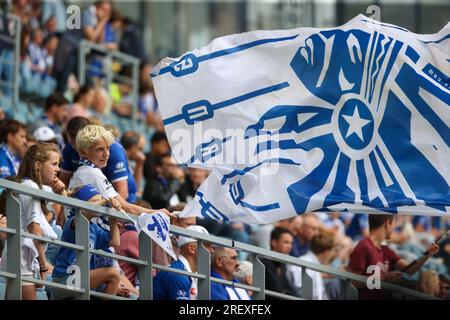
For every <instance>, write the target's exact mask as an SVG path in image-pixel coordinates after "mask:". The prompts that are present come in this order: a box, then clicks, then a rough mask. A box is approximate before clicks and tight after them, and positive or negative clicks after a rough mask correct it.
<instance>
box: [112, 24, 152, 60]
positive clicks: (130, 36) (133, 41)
mask: <svg viewBox="0 0 450 320" xmlns="http://www.w3.org/2000/svg"><path fill="white" fill-rule="evenodd" d="M122 23H123V33H122V37H121V39H120V46H119V48H120V51H121V52H124V53H126V54H129V55H132V56H133V57H136V58H138V59H139V60H141V61H147V60H148V58H147V55H146V54H145V48H144V42H143V41H142V40H143V39H142V34H141V31H140V30H139V29H138V28H137V26H136V25H135V24H134V23H133V22H132V21H131V20H130V19H128V18H125V19H123V22H122Z"/></svg>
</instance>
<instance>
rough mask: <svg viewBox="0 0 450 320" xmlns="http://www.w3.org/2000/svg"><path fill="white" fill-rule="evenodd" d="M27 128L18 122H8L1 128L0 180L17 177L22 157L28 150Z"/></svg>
mask: <svg viewBox="0 0 450 320" xmlns="http://www.w3.org/2000/svg"><path fill="white" fill-rule="evenodd" d="M26 128H27V127H26V126H25V125H24V124H23V123H21V122H19V121H16V120H7V121H6V123H4V124H3V126H2V127H1V128H0V142H1V145H0V178H6V177H9V176H16V175H17V173H18V170H19V166H20V158H21V155H23V154H25V151H26V149H27V130H26Z"/></svg>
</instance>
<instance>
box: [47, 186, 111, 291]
mask: <svg viewBox="0 0 450 320" xmlns="http://www.w3.org/2000/svg"><path fill="white" fill-rule="evenodd" d="M72 196H73V197H74V198H77V199H79V200H83V201H89V202H91V203H93V204H97V205H104V204H105V203H106V202H108V200H107V199H105V198H104V197H102V195H101V194H100V192H99V191H98V190H97V189H96V188H95V187H94V186H92V185H90V184H87V185H84V186H82V187H80V188H76V189H75V190H74V191H73V194H72ZM81 214H82V215H83V216H84V217H85V218H86V219H88V220H89V221H91V220H92V219H93V218H94V217H96V216H98V215H97V214H95V213H93V212H89V211H82V212H81ZM109 230H110V231H109V232H107V231H105V230H104V229H102V228H101V227H100V226H98V225H97V224H94V223H92V222H90V223H89V247H90V248H91V249H100V250H104V249H107V248H109V247H110V246H111V247H117V246H119V245H120V234H119V229H118V227H117V223H116V219H115V218H112V217H110V218H109ZM61 240H62V241H65V242H70V243H75V215H71V216H70V217H69V218H68V219H67V222H66V225H65V226H64V230H63V234H62V237H61ZM75 260H76V253H75V252H74V251H73V250H72V249H68V248H65V247H60V248H59V250H58V253H57V254H56V258H55V268H54V269H53V282H56V283H60V284H64V285H71V283H70V282H71V278H73V277H74V276H75V277H76V274H75V275H73V274H72V271H73V270H74V269H73V268H72V265H74V264H75ZM95 260H96V257H95V256H91V258H90V269H91V270H90V276H89V280H90V287H91V288H93V289H94V288H98V287H101V286H105V287H104V289H103V292H104V293H108V294H112V295H115V294H116V293H117V289H118V287H119V283H120V273H119V272H118V271H117V269H115V268H114V267H107V268H96V265H95V264H96V263H95ZM73 296H74V294H73V293H72V292H70V291H67V290H60V289H57V288H52V299H65V298H70V297H73Z"/></svg>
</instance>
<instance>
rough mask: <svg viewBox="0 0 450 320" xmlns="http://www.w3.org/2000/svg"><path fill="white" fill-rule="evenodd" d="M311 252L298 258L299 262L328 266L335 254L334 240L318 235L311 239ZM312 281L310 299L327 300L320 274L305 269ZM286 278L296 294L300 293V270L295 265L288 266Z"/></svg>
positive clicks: (328, 235) (330, 236) (328, 236)
mask: <svg viewBox="0 0 450 320" xmlns="http://www.w3.org/2000/svg"><path fill="white" fill-rule="evenodd" d="M310 246H311V250H310V251H308V252H307V253H306V254H305V255H303V256H300V259H301V260H304V261H308V262H312V263H315V264H320V265H329V264H330V263H331V261H332V260H333V259H334V257H335V254H336V252H335V251H334V247H335V244H334V239H333V236H332V235H331V234H328V233H320V234H318V235H316V236H314V237H313V238H312V239H311V244H310ZM306 274H308V275H309V276H310V277H311V279H312V298H313V300H327V299H328V297H327V295H326V291H325V284H324V281H323V279H322V274H321V273H320V272H317V271H314V270H310V269H306ZM288 278H289V279H290V280H291V281H292V283H293V284H294V286H295V289H296V292H297V294H298V295H299V296H300V295H301V293H302V268H301V267H299V266H295V265H290V266H288Z"/></svg>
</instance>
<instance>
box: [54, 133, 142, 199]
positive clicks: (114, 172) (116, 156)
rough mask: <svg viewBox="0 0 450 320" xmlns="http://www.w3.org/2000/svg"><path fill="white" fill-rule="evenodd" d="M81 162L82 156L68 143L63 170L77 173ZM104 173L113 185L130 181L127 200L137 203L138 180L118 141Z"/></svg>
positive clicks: (111, 152)
mask: <svg viewBox="0 0 450 320" xmlns="http://www.w3.org/2000/svg"><path fill="white" fill-rule="evenodd" d="M79 160H80V155H79V154H78V152H77V150H75V148H74V147H73V146H72V145H71V144H70V143H68V144H67V145H66V146H65V147H64V149H63V151H62V162H61V168H62V170H64V171H68V172H75V171H76V170H77V168H78V166H79ZM102 171H103V173H104V174H105V176H106V178H108V180H109V181H110V182H111V183H114V182H117V181H120V180H124V179H128V181H127V183H128V198H127V199H126V200H127V201H128V202H130V203H134V202H136V192H137V185H136V180H135V179H134V176H133V172H132V171H131V169H130V166H129V164H128V159H127V155H126V153H125V149H124V148H123V147H122V145H121V144H120V143H118V142H117V141H116V142H114V143H113V144H112V145H111V147H110V149H109V159H108V163H107V165H106V167H105V168H103V169H102Z"/></svg>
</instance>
